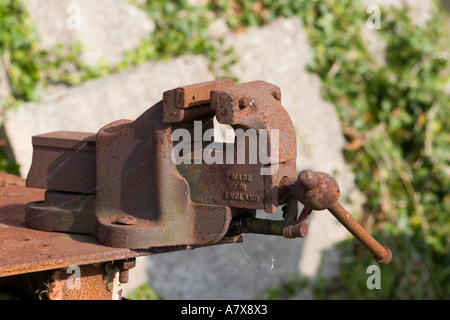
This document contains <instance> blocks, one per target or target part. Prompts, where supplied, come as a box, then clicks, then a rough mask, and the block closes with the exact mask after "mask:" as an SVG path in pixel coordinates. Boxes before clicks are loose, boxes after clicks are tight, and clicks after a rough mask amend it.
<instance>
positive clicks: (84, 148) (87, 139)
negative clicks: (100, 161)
mask: <svg viewBox="0 0 450 320" xmlns="http://www.w3.org/2000/svg"><path fill="white" fill-rule="evenodd" d="M95 140H96V137H95V133H89V132H67V131H57V132H50V133H44V134H40V135H37V136H33V138H32V143H33V160H32V168H31V169H30V171H29V174H28V177H27V185H28V186H31V187H33V188H42V189H50V190H55V191H66V192H79V193H94V192H95V187H96V183H95V177H96V173H95Z"/></svg>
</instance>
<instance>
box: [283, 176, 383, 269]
mask: <svg viewBox="0 0 450 320" xmlns="http://www.w3.org/2000/svg"><path fill="white" fill-rule="evenodd" d="M281 192H282V193H283V194H284V195H285V196H286V197H287V198H289V199H296V200H298V201H299V202H301V203H302V204H303V205H304V206H305V209H304V212H311V210H325V209H328V210H329V211H330V212H331V213H332V214H333V215H334V216H335V217H336V219H337V220H338V221H339V222H340V223H341V224H342V225H343V226H344V227H345V228H346V229H347V230H348V231H350V233H351V234H352V235H353V236H354V237H355V238H356V239H358V240H359V241H360V242H361V243H362V244H364V245H365V246H366V247H367V249H369V251H371V252H372V254H373V255H374V258H375V259H376V261H377V262H378V263H380V264H388V263H389V262H390V261H391V260H392V253H391V250H390V249H389V248H388V247H384V246H382V245H381V244H380V243H378V241H376V240H375V239H374V238H373V237H372V236H371V235H370V234H369V233H368V232H367V231H366V230H365V229H364V228H363V227H362V226H361V225H360V224H359V223H358V222H357V221H356V220H355V219H354V218H353V217H352V216H351V215H350V214H349V213H348V212H347V210H345V209H344V207H342V206H341V204H340V203H339V202H338V201H337V200H338V198H339V186H338V184H337V182H336V180H334V178H333V177H332V176H330V175H329V174H326V173H323V172H312V171H310V170H304V171H302V172H301V173H300V174H299V176H298V180H297V181H296V182H295V183H293V184H291V185H288V186H284V188H283V190H282V191H281ZM300 220H301V219H299V222H298V223H299V224H300V223H302V221H300Z"/></svg>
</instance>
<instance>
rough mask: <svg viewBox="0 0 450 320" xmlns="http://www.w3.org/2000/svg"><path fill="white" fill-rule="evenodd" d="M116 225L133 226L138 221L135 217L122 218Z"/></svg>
mask: <svg viewBox="0 0 450 320" xmlns="http://www.w3.org/2000/svg"><path fill="white" fill-rule="evenodd" d="M116 223H118V224H122V225H126V226H132V225H135V224H136V223H137V220H136V218H135V217H133V216H122V217H120V218H119V219H117V220H116Z"/></svg>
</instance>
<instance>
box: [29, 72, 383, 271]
mask: <svg viewBox="0 0 450 320" xmlns="http://www.w3.org/2000/svg"><path fill="white" fill-rule="evenodd" d="M214 118H215V119H217V121H218V122H219V123H221V124H225V125H229V126H231V127H232V128H233V130H234V133H235V140H234V143H223V142H220V141H215V139H214V138H213V136H212V135H211V130H212V129H213V122H214V121H213V120H214ZM192 137H193V138H192ZM198 137H200V138H198ZM263 138H264V139H263ZM192 147H194V148H193V149H192ZM33 150H34V151H33V162H32V166H31V170H30V173H29V174H28V178H27V186H29V187H33V188H43V189H46V190H47V191H46V193H45V199H44V200H43V201H38V202H30V203H29V204H28V205H27V208H26V217H25V221H26V223H27V226H28V227H29V228H34V229H39V230H45V231H59V232H67V233H84V234H88V235H92V236H94V237H95V238H96V239H97V240H98V241H99V242H100V243H101V244H103V245H105V246H110V247H118V248H132V249H149V248H160V250H162V252H164V251H165V250H167V251H170V249H169V248H176V247H179V246H185V247H196V246H208V245H214V244H218V243H228V242H235V241H234V240H233V239H235V238H234V237H236V236H239V235H241V234H243V233H261V234H270V235H280V236H284V237H286V238H296V237H305V236H306V235H307V233H308V225H307V218H308V217H309V215H310V214H311V212H312V211H313V210H325V209H328V210H329V211H330V212H331V213H332V214H333V215H334V216H335V217H336V218H337V219H338V220H339V221H340V222H341V223H342V224H343V225H344V226H345V227H346V228H347V229H348V230H349V231H350V232H351V233H352V234H353V235H354V236H355V237H356V238H357V239H358V240H359V241H361V242H362V243H363V244H365V245H366V247H367V248H368V249H369V250H370V251H372V253H373V254H374V256H375V258H376V260H377V261H378V262H379V263H389V261H390V260H391V258H392V254H391V253H390V250H389V249H388V248H386V247H383V246H381V245H380V244H379V243H378V242H377V241H376V240H375V239H373V238H372V236H370V234H368V233H367V232H366V231H365V230H364V229H363V228H362V227H361V226H360V225H359V224H358V223H357V222H356V221H355V220H354V219H353V218H351V217H350V215H349V214H348V212H346V211H345V209H344V208H343V207H342V206H341V205H340V204H339V202H338V201H337V200H338V197H339V186H338V185H337V183H336V181H335V180H334V179H333V178H332V177H331V176H329V175H328V174H326V173H322V172H311V171H303V172H301V173H300V175H298V176H297V168H296V159H297V144H296V137H295V130H294V126H293V123H292V121H291V118H290V116H289V114H288V113H287V111H286V110H285V109H284V108H283V106H282V104H281V90H280V88H279V87H277V86H275V85H273V84H270V83H267V82H264V81H253V82H249V83H242V84H233V81H232V80H229V79H223V80H217V81H211V82H204V83H199V84H192V85H188V86H183V87H178V88H175V89H172V90H168V91H166V92H164V93H163V97H162V100H161V101H159V102H157V103H156V104H155V105H153V106H152V107H151V108H149V109H148V110H147V111H145V112H144V113H143V114H142V115H141V116H140V117H138V118H137V119H136V120H134V121H131V120H118V121H115V122H113V123H110V124H107V125H106V126H104V127H103V128H101V129H100V130H99V131H98V132H96V133H82V132H69V131H58V132H53V133H46V134H42V135H38V136H35V137H33ZM174 151H176V152H174ZM255 155H256V157H255ZM177 156H178V157H179V158H176V157H177ZM297 201H299V202H300V203H302V204H303V205H304V208H303V210H302V212H301V213H300V214H299V213H298V205H297ZM279 206H283V217H281V219H278V220H277V219H275V220H263V219H259V218H256V210H264V211H266V212H267V213H272V214H273V213H275V212H276V209H277V207H279Z"/></svg>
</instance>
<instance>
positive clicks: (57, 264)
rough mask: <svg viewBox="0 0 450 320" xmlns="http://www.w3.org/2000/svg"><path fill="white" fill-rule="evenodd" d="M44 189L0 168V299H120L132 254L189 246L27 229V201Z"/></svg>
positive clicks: (39, 195) (42, 192) (240, 239)
mask: <svg viewBox="0 0 450 320" xmlns="http://www.w3.org/2000/svg"><path fill="white" fill-rule="evenodd" d="M44 193H45V190H41V189H33V188H27V187H25V180H24V179H22V178H20V177H17V176H14V175H9V174H5V173H0V299H15V298H20V299H51V300H56V299H64V300H78V299H79V300H91V299H93V300H115V299H121V288H120V283H121V282H125V281H126V278H127V276H126V273H127V269H129V268H132V267H133V266H134V261H135V258H136V257H139V256H145V255H151V254H157V253H163V252H170V251H175V250H185V249H192V247H190V246H177V247H170V248H167V247H166V248H153V249H146V250H131V249H127V248H113V247H106V246H103V245H100V244H99V243H98V242H97V241H96V239H95V238H93V237H92V236H88V235H81V234H65V233H57V232H44V231H39V230H33V229H29V228H26V227H25V223H24V217H25V204H26V203H28V202H30V201H40V200H43V199H44ZM240 241H242V238H240V237H235V238H229V239H227V240H225V241H223V242H222V243H230V242H240ZM123 279H125V280H123Z"/></svg>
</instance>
